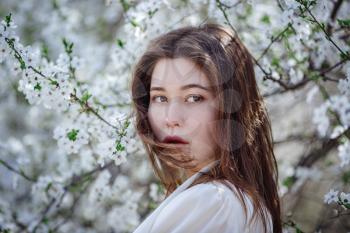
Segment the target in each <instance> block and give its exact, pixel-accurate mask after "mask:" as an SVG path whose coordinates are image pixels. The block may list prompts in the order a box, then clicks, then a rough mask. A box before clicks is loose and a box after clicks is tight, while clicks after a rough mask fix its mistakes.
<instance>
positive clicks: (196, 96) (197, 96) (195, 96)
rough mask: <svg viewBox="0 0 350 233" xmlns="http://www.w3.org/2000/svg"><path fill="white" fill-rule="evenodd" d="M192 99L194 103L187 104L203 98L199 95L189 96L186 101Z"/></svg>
mask: <svg viewBox="0 0 350 233" xmlns="http://www.w3.org/2000/svg"><path fill="white" fill-rule="evenodd" d="M191 98H192V99H194V101H189V102H200V101H202V100H203V97H202V96H200V95H191V96H190V97H188V99H191Z"/></svg>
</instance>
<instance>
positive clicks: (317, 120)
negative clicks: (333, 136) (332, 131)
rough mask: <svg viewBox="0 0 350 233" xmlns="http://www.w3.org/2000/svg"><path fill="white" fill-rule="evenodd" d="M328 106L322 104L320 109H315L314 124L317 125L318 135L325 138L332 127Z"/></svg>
mask: <svg viewBox="0 0 350 233" xmlns="http://www.w3.org/2000/svg"><path fill="white" fill-rule="evenodd" d="M327 110H328V104H327V103H325V104H322V105H321V106H319V107H318V108H316V109H314V112H313V118H312V122H313V123H314V124H316V125H317V131H318V133H319V134H320V135H321V136H322V137H324V136H326V134H327V130H328V127H329V125H330V122H329V118H328V116H327Z"/></svg>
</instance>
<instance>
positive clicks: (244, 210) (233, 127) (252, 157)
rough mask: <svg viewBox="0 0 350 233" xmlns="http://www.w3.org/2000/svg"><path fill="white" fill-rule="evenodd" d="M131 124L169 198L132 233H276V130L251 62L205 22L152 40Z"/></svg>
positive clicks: (137, 80) (234, 41) (138, 71)
mask: <svg viewBox="0 0 350 233" xmlns="http://www.w3.org/2000/svg"><path fill="white" fill-rule="evenodd" d="M131 92H132V97H133V108H134V113H135V119H136V121H135V122H134V124H135V126H136V130H137V132H138V135H139V136H140V138H141V140H142V142H143V145H144V146H145V149H146V151H147V154H148V156H149V159H150V162H151V164H152V167H153V169H154V171H155V174H156V175H157V176H158V177H159V179H160V180H161V182H162V184H163V185H164V187H165V189H166V199H165V200H164V201H163V202H162V203H161V204H160V205H159V206H158V208H157V209H156V210H154V211H153V212H152V213H151V214H150V215H149V216H148V217H147V218H146V219H145V220H144V221H143V222H142V223H141V225H140V226H139V227H138V228H137V229H136V230H135V231H134V233H182V232H183V233H243V232H254V233H262V232H266V233H267V232H274V233H280V232H282V229H281V219H280V202H279V196H278V192H277V177H278V171H277V164H276V159H275V156H274V152H273V144H272V140H273V139H272V133H271V126H270V122H269V118H268V114H267V110H266V107H265V105H264V102H263V99H262V96H261V95H260V93H259V90H258V87H257V84H256V80H255V74H254V69H253V64H252V59H251V56H250V54H249V52H248V50H247V49H246V47H245V46H244V45H243V44H242V42H241V41H240V39H239V38H238V37H237V35H235V34H234V32H233V31H232V30H230V29H229V28H226V27H224V26H221V25H218V24H213V23H208V24H204V25H201V26H198V27H193V26H188V27H183V28H179V29H176V30H173V31H170V32H168V33H166V34H163V35H161V36H159V37H157V38H155V39H153V40H152V41H151V43H150V44H149V46H148V47H147V50H146V52H145V53H144V54H143V55H142V56H141V58H140V60H139V61H138V63H137V64H136V66H135V68H134V71H133V78H132V82H131Z"/></svg>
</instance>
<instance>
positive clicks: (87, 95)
mask: <svg viewBox="0 0 350 233" xmlns="http://www.w3.org/2000/svg"><path fill="white" fill-rule="evenodd" d="M91 96H92V95H91V94H90V93H89V92H87V91H86V92H84V94H83V96H82V97H81V101H82V102H84V103H87V101H88V100H89V99H90V97H91Z"/></svg>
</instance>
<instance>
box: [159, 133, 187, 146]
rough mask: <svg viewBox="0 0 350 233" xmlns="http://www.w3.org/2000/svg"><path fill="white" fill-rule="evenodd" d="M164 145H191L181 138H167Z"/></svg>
mask: <svg viewBox="0 0 350 233" xmlns="http://www.w3.org/2000/svg"><path fill="white" fill-rule="evenodd" d="M163 142H164V143H176V144H189V142H188V141H186V140H185V139H183V138H181V137H179V136H176V135H174V136H167V137H165V138H164V139H163Z"/></svg>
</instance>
